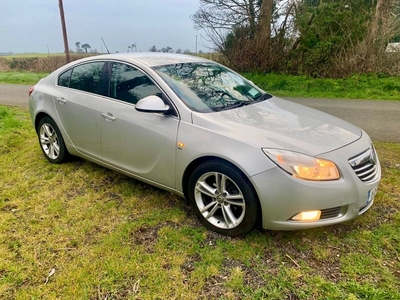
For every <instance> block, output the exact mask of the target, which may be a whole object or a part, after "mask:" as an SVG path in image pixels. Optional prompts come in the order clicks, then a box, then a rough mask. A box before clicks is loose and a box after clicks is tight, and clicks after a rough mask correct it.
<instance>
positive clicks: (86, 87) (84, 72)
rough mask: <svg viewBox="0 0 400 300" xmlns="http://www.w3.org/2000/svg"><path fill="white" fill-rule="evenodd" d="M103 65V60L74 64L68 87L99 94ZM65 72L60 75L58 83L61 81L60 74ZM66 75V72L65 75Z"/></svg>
mask: <svg viewBox="0 0 400 300" xmlns="http://www.w3.org/2000/svg"><path fill="white" fill-rule="evenodd" d="M103 67H104V62H91V63H86V64H82V65H79V66H76V67H75V68H73V69H72V74H71V75H70V79H69V87H70V88H72V89H76V90H80V91H84V92H89V93H94V94H100V81H101V74H102V72H103ZM66 73H67V72H66ZM66 73H63V74H62V75H61V76H60V78H59V83H63V81H62V76H63V75H64V74H66ZM67 76H68V75H67V74H66V75H65V77H67ZM60 85H62V84H60ZM63 86H64V85H63Z"/></svg>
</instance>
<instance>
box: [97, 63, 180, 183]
mask: <svg viewBox="0 0 400 300" xmlns="http://www.w3.org/2000/svg"><path fill="white" fill-rule="evenodd" d="M149 95H157V96H160V97H162V91H161V90H160V88H159V87H158V86H157V85H156V84H155V83H154V82H153V81H152V80H151V79H150V78H149V77H148V76H147V75H146V74H144V73H143V72H142V71H141V70H139V69H137V68H134V67H133V66H130V65H127V64H123V63H117V62H114V63H113V64H112V66H111V68H110V80H109V98H108V99H103V100H102V101H100V104H99V113H100V116H101V117H100V132H101V144H102V150H103V159H104V161H105V162H106V163H108V164H111V165H112V166H114V167H117V168H119V169H121V170H124V171H127V172H130V173H132V174H135V175H138V176H140V177H143V178H146V179H148V180H151V181H154V182H157V183H159V184H163V185H165V186H168V187H175V176H174V173H175V151H176V148H177V147H176V137H177V131H178V126H179V118H178V117H177V116H176V115H174V114H160V113H146V112H139V111H137V110H136V109H135V104H136V103H137V102H138V101H139V100H140V99H143V98H144V97H146V96H149Z"/></svg>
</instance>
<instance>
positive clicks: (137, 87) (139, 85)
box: [109, 63, 162, 104]
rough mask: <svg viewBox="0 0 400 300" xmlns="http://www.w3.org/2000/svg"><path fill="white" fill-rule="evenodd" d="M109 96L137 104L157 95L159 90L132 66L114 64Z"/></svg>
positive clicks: (159, 92)
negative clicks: (143, 99) (145, 98)
mask: <svg viewBox="0 0 400 300" xmlns="http://www.w3.org/2000/svg"><path fill="white" fill-rule="evenodd" d="M109 95H110V97H112V98H115V99H118V100H121V101H125V102H129V103H133V104H136V103H137V102H138V101H139V100H140V99H142V98H144V97H147V96H150V95H157V96H159V97H161V95H162V93H161V91H160V90H159V88H158V87H157V86H156V85H155V84H154V83H153V82H152V81H151V80H150V78H149V77H147V76H146V75H145V74H143V73H142V72H141V71H139V70H137V69H136V68H134V67H132V66H128V65H125V64H120V63H114V64H113V67H112V71H111V80H110V89H109Z"/></svg>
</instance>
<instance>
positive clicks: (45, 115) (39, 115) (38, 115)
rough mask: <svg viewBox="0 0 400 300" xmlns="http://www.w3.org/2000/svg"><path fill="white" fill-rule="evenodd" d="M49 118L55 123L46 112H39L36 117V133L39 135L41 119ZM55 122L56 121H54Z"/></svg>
mask: <svg viewBox="0 0 400 300" xmlns="http://www.w3.org/2000/svg"><path fill="white" fill-rule="evenodd" d="M45 117H48V118H50V119H52V120H53V121H54V119H53V118H52V117H51V116H50V115H49V114H47V113H45V112H39V113H38V114H37V115H36V116H35V131H36V133H38V126H39V122H40V120H41V119H43V118H45ZM54 122H55V121H54Z"/></svg>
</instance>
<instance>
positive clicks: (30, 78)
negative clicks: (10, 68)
mask: <svg viewBox="0 0 400 300" xmlns="http://www.w3.org/2000/svg"><path fill="white" fill-rule="evenodd" d="M47 75H48V73H32V72H0V83H12V84H26V85H34V84H36V83H37V82H38V81H39V80H40V79H42V78H43V77H46V76H47Z"/></svg>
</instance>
